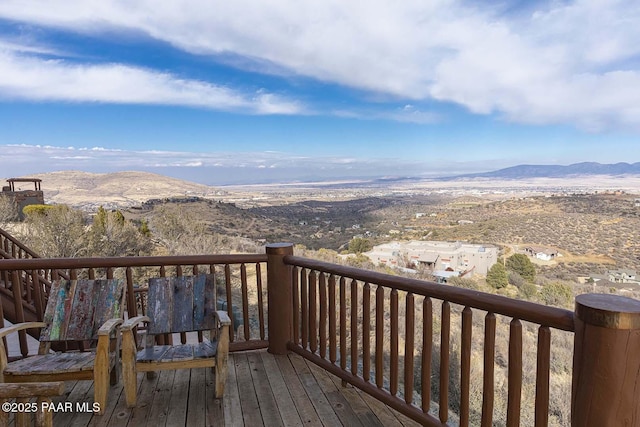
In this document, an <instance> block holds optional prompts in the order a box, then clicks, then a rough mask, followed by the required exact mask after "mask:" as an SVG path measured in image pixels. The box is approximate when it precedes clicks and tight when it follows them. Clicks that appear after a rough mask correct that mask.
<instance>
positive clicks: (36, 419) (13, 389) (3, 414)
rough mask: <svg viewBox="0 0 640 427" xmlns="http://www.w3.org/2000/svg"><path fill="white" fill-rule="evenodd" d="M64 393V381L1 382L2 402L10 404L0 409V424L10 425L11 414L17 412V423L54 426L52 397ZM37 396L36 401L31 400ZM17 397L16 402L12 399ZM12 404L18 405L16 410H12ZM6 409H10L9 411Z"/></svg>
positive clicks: (45, 426) (20, 424)
mask: <svg viewBox="0 0 640 427" xmlns="http://www.w3.org/2000/svg"><path fill="white" fill-rule="evenodd" d="M62 393H64V383H63V382H60V381H58V382H45V383H28V384H20V383H3V384H0V404H2V405H6V404H7V403H8V404H9V406H8V407H7V408H5V406H3V410H1V411H0V426H8V425H9V424H10V423H9V421H10V420H9V414H10V413H14V414H15V425H16V426H17V427H20V426H35V427H53V411H50V410H49V408H51V405H52V402H51V397H53V396H61V395H62ZM33 397H35V398H37V400H36V401H35V402H31V400H32V399H31V398H33ZM13 399H16V400H15V402H11V400H13ZM12 405H22V407H23V408H27V409H26V410H18V409H17V408H20V409H22V408H21V407H20V406H16V410H11V409H12ZM6 409H9V411H7V410H6Z"/></svg>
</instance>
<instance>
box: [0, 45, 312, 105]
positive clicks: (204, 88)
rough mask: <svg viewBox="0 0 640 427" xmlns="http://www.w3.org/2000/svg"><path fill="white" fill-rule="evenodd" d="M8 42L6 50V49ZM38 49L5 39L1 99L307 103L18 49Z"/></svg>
mask: <svg viewBox="0 0 640 427" xmlns="http://www.w3.org/2000/svg"><path fill="white" fill-rule="evenodd" d="M3 46H4V49H3ZM18 51H19V52H36V53H42V52H41V51H39V50H38V49H37V48H29V47H20V46H11V49H8V48H7V44H6V43H5V45H2V44H0V76H1V78H0V98H5V99H26V100H36V101H64V102H96V103H116V104H155V105H177V106H187V107H199V108H207V109H214V110H221V111H235V112H241V113H247V114H300V113H302V112H303V110H304V107H303V106H302V105H301V104H300V103H299V102H297V101H294V100H289V99H286V98H284V97H282V96H279V95H277V94H273V93H269V92H266V91H264V90H257V91H255V92H254V93H247V92H242V91H239V90H234V89H232V88H229V87H226V86H219V85H216V84H213V83H209V82H204V81H198V80H189V79H182V78H180V77H178V76H176V75H172V74H170V73H164V72H158V71H154V70H149V69H144V68H140V67H133V66H127V65H123V64H78V63H74V62H68V61H65V60H62V59H44V58H41V57H39V56H30V55H25V54H23V53H16V52H18Z"/></svg>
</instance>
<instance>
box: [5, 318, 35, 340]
mask: <svg viewBox="0 0 640 427" xmlns="http://www.w3.org/2000/svg"><path fill="white" fill-rule="evenodd" d="M45 326H47V324H46V323H44V322H25V323H17V324H15V325H11V326H7V327H5V328H2V329H0V338H3V337H6V336H7V335H9V334H10V333H13V332H17V331H21V330H23V329H35V328H44V327H45Z"/></svg>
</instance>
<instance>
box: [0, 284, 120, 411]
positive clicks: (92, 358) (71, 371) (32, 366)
mask: <svg viewBox="0 0 640 427" xmlns="http://www.w3.org/2000/svg"><path fill="white" fill-rule="evenodd" d="M124 296H125V288H124V282H123V281H122V280H116V279H102V280H60V281H55V282H54V283H53V284H52V285H51V289H50V292H49V300H48V302H47V308H46V310H45V313H44V319H43V321H42V322H27V323H18V324H15V325H11V326H8V327H6V328H3V329H0V379H1V380H2V382H5V383H22V382H38V381H67V380H93V381H94V385H93V387H94V401H95V402H96V403H98V404H99V405H100V409H99V411H98V413H99V414H102V413H103V412H104V410H105V408H106V403H107V394H108V392H109V377H110V378H111V384H112V385H113V384H115V383H117V382H118V374H117V373H118V364H119V363H118V361H119V352H120V348H119V347H120V334H119V330H118V329H119V328H118V326H119V325H120V324H121V323H122V314H123V306H124ZM32 328H43V330H42V331H41V333H40V347H39V349H38V354H37V355H34V356H28V357H25V358H23V359H20V360H17V361H14V362H10V363H9V362H8V361H7V353H6V351H5V348H4V344H3V340H2V339H1V338H3V337H4V336H6V335H7V334H9V333H12V332H16V331H19V330H23V329H32ZM96 340H97V346H95V348H93V347H94V346H93V345H88V347H89V350H88V351H68V352H57V353H53V352H51V343H53V342H65V341H80V342H87V341H90V342H91V343H93V344H95V342H96Z"/></svg>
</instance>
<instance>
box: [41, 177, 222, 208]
mask: <svg viewBox="0 0 640 427" xmlns="http://www.w3.org/2000/svg"><path fill="white" fill-rule="evenodd" d="M29 177H31V178H40V179H42V190H43V191H44V199H45V202H46V203H48V204H68V205H71V206H74V207H78V208H82V209H84V210H93V209H96V208H97V207H98V206H104V207H105V208H112V207H120V208H122V207H127V206H134V205H139V204H140V203H142V202H144V201H146V200H148V199H151V198H166V197H184V196H198V197H213V196H215V194H216V189H214V188H213V187H209V186H206V185H202V184H196V183H194V182H189V181H183V180H180V179H175V178H170V177H167V176H163V175H158V174H153V173H149V172H115V173H104V174H101V173H89V172H81V171H62V172H51V173H45V174H37V175H30V176H29Z"/></svg>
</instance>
